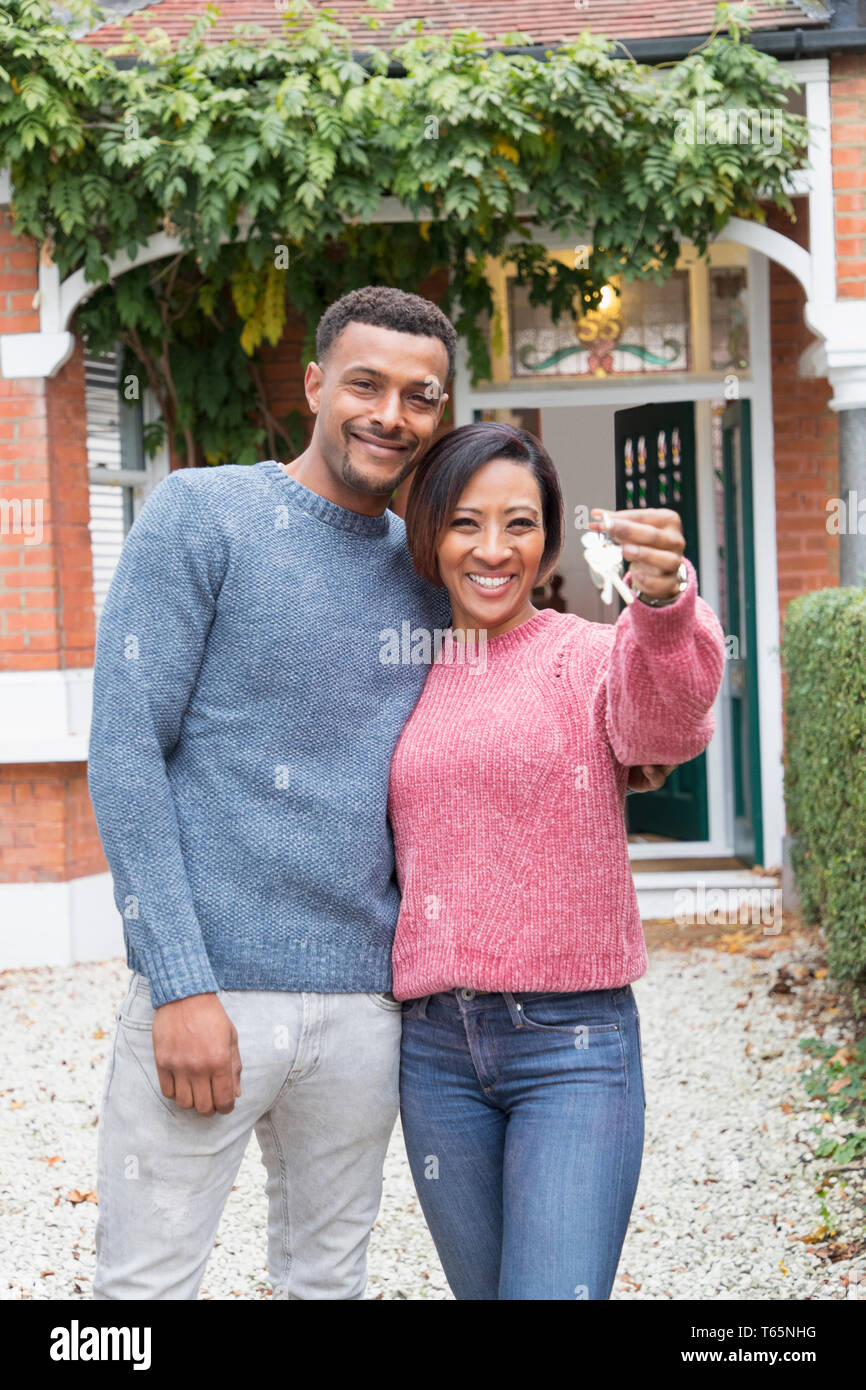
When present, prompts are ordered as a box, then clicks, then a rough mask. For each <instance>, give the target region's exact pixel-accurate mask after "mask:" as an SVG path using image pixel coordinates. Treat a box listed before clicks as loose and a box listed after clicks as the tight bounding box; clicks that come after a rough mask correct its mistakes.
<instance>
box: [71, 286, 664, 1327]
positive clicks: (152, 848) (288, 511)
mask: <svg viewBox="0 0 866 1390" xmlns="http://www.w3.org/2000/svg"><path fill="white" fill-rule="evenodd" d="M456 341H457V340H456V334H455V331H454V328H453V326H452V325H451V324H450V323H449V321H448V320H447V318H445V316H444V315H443V314H442V313H441V312H440V310H439V309H437V308H436V306H435V305H433V304H431V303H430V302H428V301H427V300H424V299H422V298H420V297H418V296H417V295H409V294H404V293H403V292H401V291H398V290H393V289H388V288H373V287H368V288H366V289H362V290H357V291H355V292H353V293H352V294H349V295H346V296H344V298H342V299H340V300H338V301H337V302H336V303H335V304H332V305H331V306H330V308H329V309H328V310H327V312H326V313H325V314H324V315H323V317H322V319H321V322H320V323H319V326H318V332H317V340H316V351H317V361H316V362H314V363H311V364H310V366H309V367H308V368H307V372H306V375H305V378H304V385H305V390H306V395H307V400H308V402H309V405H310V409H311V410H312V411H313V413H314V414H315V415H316V417H317V419H316V424H315V428H314V430H313V436H312V440H311V443H310V446H309V448H308V449H307V450H306V451H305V452H304V453H303V454H301V456H300V457H299V458H298V459H296V460H295V461H294V463H293V464H291V465H289V466H284V465H283V464H281V463H278V462H276V461H275V460H268V461H265V462H262V463H259V464H256V465H254V466H253V467H252V468H246V467H238V466H226V467H222V468H214V469H191V470H182V471H178V472H176V473H173V474H171V475H170V476H169V477H168V478H167V479H165V480H164V482H162V483H161V484H160V485H159V487H158V488H156V490H155V491H154V493H153V494H152V495H151V497H150V498H149V499H148V501H147V503H146V504H145V506H144V508H143V509H142V512H141V514H140V516H139V518H138V519H137V521H136V522H135V525H134V526H133V528H132V530H131V531H130V534H129V536H128V538H127V541H126V544H125V546H124V549H123V553H122V555H121V559H120V562H119V565H118V569H117V572H116V574H115V577H114V580H113V583H112V585H111V589H110V592H109V595H108V599H107V601H106V604H105V608H104V611H103V614H102V618H101V621H100V627H99V635H98V641H97V654H96V665H95V673H94V711H93V726H92V736H91V745H90V761H89V774H88V775H89V785H90V792H91V798H92V800H93V805H94V808H95V811H96V816H97V821H98V825H99V830H100V835H101V838H102V842H103V846H104V848H105V853H106V857H107V859H108V862H109V865H110V868H111V871H112V874H113V877H114V891H115V901H116V903H117V906H118V909H119V910H120V912H121V914H122V916H123V921H124V932H125V939H126V946H127V959H128V963H129V965H130V968H131V969H132V971H133V977H132V981H131V984H130V988H129V992H128V994H127V996H126V999H125V1001H124V1003H123V1004H122V1006H121V1009H120V1012H119V1014H118V1027H117V1031H116V1036H115V1041H114V1048H113V1053H112V1057H111V1061H110V1064H109V1068H108V1075H107V1079H106V1086H105V1094H104V1099H103V1109H102V1116H101V1124H100V1133H99V1177H98V1189H99V1221H98V1225H97V1233H96V1235H97V1273H96V1279H95V1281H94V1297H95V1298H97V1299H133V1298H135V1299H138V1298H142V1299H193V1298H195V1296H196V1294H197V1291H198V1288H199V1285H200V1282H201V1278H202V1275H203V1272H204V1267H205V1264H206V1262H207V1259H208V1256H209V1254H210V1251H211V1248H212V1246H213V1242H214V1239H215V1236H216V1231H217V1226H218V1223H219V1219H220V1215H221V1213H222V1209H223V1206H224V1203H225V1200H226V1198H227V1196H228V1193H229V1191H230V1190H231V1186H232V1183H233V1181H234V1178H235V1175H236V1173H237V1170H238V1167H239V1165H240V1162H241V1159H242V1157H243V1154H244V1151H245V1149H246V1145H247V1142H248V1140H249V1136H250V1134H251V1132H252V1131H253V1130H255V1132H256V1135H257V1138H258V1140H259V1143H260V1146H261V1149H262V1160H263V1163H264V1165H265V1168H266V1171H267V1192H268V1198H269V1218H268V1269H269V1274H270V1279H271V1282H272V1284H273V1288H274V1296H275V1297H278V1298H287V1299H288V1298H293V1299H360V1298H362V1297H363V1292H364V1286H365V1282H366V1250H367V1243H368V1240H369V1234H370V1229H371V1227H372V1224H373V1222H374V1220H375V1218H376V1213H377V1211H378V1207H379V1201H380V1197H381V1184H382V1167H383V1161H384V1156H385V1152H386V1149H387V1145H388V1141H389V1138H390V1135H391V1132H392V1130H393V1126H394V1123H395V1120H396V1117H397V1113H398V1070H399V1046H400V1029H401V1013H402V1011H401V1007H400V1005H399V1004H398V1003H397V1001H396V1000H394V998H393V995H391V994H390V992H389V991H390V985H391V962H390V955H391V943H392V938H393V932H394V927H395V923H396V919H397V912H398V905H399V904H398V890H397V886H396V881H395V878H394V875H393V851H392V844H391V837H390V832H389V829H388V825H387V821H386V816H385V807H386V797H387V786H388V771H389V765H390V760H391V754H392V752H393V749H394V746H395V744H396V741H397V738H398V736H399V734H400V731H401V729H402V727H403V724H404V723H405V721H406V719H407V718H408V716H409V714H410V712H411V710H412V708H413V706H414V703H415V701H416V699H417V697H418V695H419V694H420V691H421V686H422V685H423V682H424V679H425V676H426V674H427V673H426V668H425V667H424V666H420V665H411V664H406V665H400V666H394V665H385V664H382V663H381V661H380V660H379V651H380V639H379V634H380V633H381V631H382V630H383V629H385V628H396V629H397V630H398V631H400V630H401V624H402V623H403V622H404V621H408V622H410V624H411V626H412V628H413V629H414V628H416V627H423V628H426V629H427V630H428V631H435V629H437V628H439V629H442V628H444V627H447V626H448V624H449V621H450V612H449V609H448V605H447V600H446V596H445V593H444V590H437V589H433V588H432V587H430V586H429V585H428V584H427V583H426V582H425V581H423V580H421V579H420V578H419V577H418V576H417V575H416V574H415V573H414V571H413V569H412V565H411V561H410V558H409V554H408V550H407V547H406V543H405V528H404V526H403V523H402V521H401V520H400V519H399V517H397V516H396V515H395V514H394V513H393V512H391V511H389V510H388V509H387V508H388V501H389V498H390V497H391V496H392V494H393V492H394V490H395V488H396V487H397V486H398V485H399V483H400V482H401V481H402V480H403V479H404V478H405V477H407V476H408V475H409V474H410V473H411V471H412V470H413V468H414V467H415V466H416V464H417V463H418V461H419V459H420V458H421V456H422V455H423V453H424V452H425V450H426V449H427V448H428V447H429V445H430V444H431V442H432V440H433V437H434V434H435V433H436V431H437V428H438V426H439V424H440V421H441V418H442V411H443V409H444V406H445V403H446V401H447V399H448V397H447V395H445V393H444V390H443V388H444V385H445V384H446V382H447V380H448V378H449V376H450V375H451V373H452V371H453V367H454V356H455V350H456ZM644 773H645V774H646V775H643V774H641V773H640V772H638V771H637V770H635V778H636V785H639V786H640V785H653V784H654V783H655V782H657V781H658V778H657V777H656V775H655V774H653V773H651V772H648V771H647V770H644ZM647 778H649V779H650V780H649V781H648V780H647ZM661 780H663V778H661Z"/></svg>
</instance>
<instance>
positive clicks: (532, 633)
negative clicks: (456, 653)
mask: <svg viewBox="0 0 866 1390" xmlns="http://www.w3.org/2000/svg"><path fill="white" fill-rule="evenodd" d="M556 616H557V615H556V609H554V608H540V609H539V611H538V612H537V613H533V615H532V617H531V618H527V620H526V622H525V623H519V624H518V626H517V627H511V628H509V629H508V631H507V632H500V633H498V634H497V636H496V637H488V638H487V639H486V646H487V652H488V654H493V655H495V656H496V657H497V658H499V657H500V656H505V655H506V654H507V653H509V652H513V651H517V650H518V648H520V647H523V646H525V645H526V643H527V642H531V641H532V640H533V639H534V638H535V637H538V636H539V635H540V634H541V633H542V632H544V630H545V629H546V628H547V627H548V625H549V624H550V622H551V620H552V619H554V618H555V617H556ZM477 642H478V638H477V636H476V637H475V643H476V644H477Z"/></svg>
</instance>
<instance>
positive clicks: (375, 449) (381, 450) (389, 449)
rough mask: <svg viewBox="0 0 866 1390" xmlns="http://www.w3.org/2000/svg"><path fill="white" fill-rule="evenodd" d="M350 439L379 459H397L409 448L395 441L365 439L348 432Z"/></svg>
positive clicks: (362, 436)
mask: <svg viewBox="0 0 866 1390" xmlns="http://www.w3.org/2000/svg"><path fill="white" fill-rule="evenodd" d="M350 437H351V438H352V439H357V441H358V443H359V444H363V446H364V448H365V449H366V450H367V452H368V453H369V454H373V455H375V457H376V458H381V459H395V458H398V457H399V455H400V454H405V453H406V450H407V449H408V448H409V445H408V444H401V443H399V442H398V441H396V440H394V441H391V440H386V439H378V438H367V437H365V436H364V435H363V434H356V433H355V432H354V430H351V431H350Z"/></svg>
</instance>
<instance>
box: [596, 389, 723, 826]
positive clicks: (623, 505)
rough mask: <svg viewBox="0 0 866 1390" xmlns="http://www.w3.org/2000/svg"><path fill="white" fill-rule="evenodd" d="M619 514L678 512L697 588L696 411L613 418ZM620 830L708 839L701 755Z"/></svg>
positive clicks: (642, 802)
mask: <svg viewBox="0 0 866 1390" xmlns="http://www.w3.org/2000/svg"><path fill="white" fill-rule="evenodd" d="M614 446H615V450H616V505H617V510H618V511H624V510H626V509H630V508H632V507H633V508H634V509H635V510H637V511H639V510H640V509H641V508H643V507H671V508H672V509H673V510H674V511H677V512H679V514H680V516H681V518H682V523H683V533H684V535H685V538H686V555H687V556H688V558H689V559H690V560H691V562H692V564H693V565H694V567H695V570H696V571H697V575H698V583H699V584H700V577H701V569H700V564H699V554H698V496H697V480H696V470H695V412H694V406H693V404H692V402H691V401H674V402H672V403H670V404H664V405H641V406H637V407H635V408H634V409H632V410H618V411H617V412H616V415H615V417H614ZM626 824H627V826H628V829H629V831H631V832H633V833H635V834H653V835H663V836H669V837H670V838H671V839H675V840H707V839H709V814H708V808H707V757H706V753H701V754H699V756H698V757H697V758H693V759H692V760H691V762H688V763H683V764H682V765H681V766H680V767H678V768H677V769H676V770H675V771H674V772H672V773H671V775H670V777H669V778H668V779H667V781H666V782H665V784H664V786H663V787H661V788H660V789H659V790H658V791H657V792H642V793H640V794H639V795H632V796H629V797H627V798H626Z"/></svg>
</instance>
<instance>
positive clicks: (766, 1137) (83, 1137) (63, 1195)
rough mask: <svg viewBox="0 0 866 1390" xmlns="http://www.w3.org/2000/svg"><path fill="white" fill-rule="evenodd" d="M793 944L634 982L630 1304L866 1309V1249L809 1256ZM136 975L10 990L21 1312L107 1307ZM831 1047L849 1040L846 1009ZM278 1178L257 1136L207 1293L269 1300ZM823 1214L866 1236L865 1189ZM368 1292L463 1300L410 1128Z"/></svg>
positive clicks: (687, 961) (618, 1288) (817, 1221)
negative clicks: (268, 1169) (115, 1170)
mask: <svg viewBox="0 0 866 1390" xmlns="http://www.w3.org/2000/svg"><path fill="white" fill-rule="evenodd" d="M792 946H793V948H794V949H787V950H779V949H777V948H774V951H773V954H772V957H771V958H770V959H761V958H755V957H754V956H749V955H748V954H747V953H737V954H728V953H722V952H719V951H718V950H715V949H707V948H698V949H691V950H688V951H686V952H683V951H670V950H663V949H654V948H652V947H651V951H650V968H649V971H648V972H647V974H646V975H645V976H644V977H643V979H641V980H639V981H637V983H636V984H635V986H634V989H635V995H636V997H637V1001H638V1006H639V1008H640V1012H641V1026H642V1032H643V1045H644V1058H645V1070H646V1084H647V1092H648V1105H647V1137H646V1147H645V1151H644V1161H643V1169H642V1172H641V1178H640V1185H639V1188H638V1193H637V1197H636V1200H635V1206H634V1210H633V1212H632V1219H631V1225H630V1227H629V1233H628V1236H627V1239H626V1243H625V1247H624V1250H623V1254H622V1259H621V1261H620V1265H619V1272H618V1275H617V1280H616V1284H615V1288H614V1293H613V1297H614V1298H615V1299H676V1300H680V1299H701V1300H709V1299H726V1298H746V1299H806V1298H811V1299H842V1298H846V1297H847V1298H852V1297H856V1295H857V1293H858V1291H860V1296H861V1298H864V1299H866V1257H864V1255H863V1254H862V1253H861V1254H860V1255H858V1256H857V1257H855V1258H853V1259H851V1258H849V1259H837V1260H836V1261H835V1262H834V1261H832V1260H831V1259H829V1258H828V1257H827V1256H826V1255H823V1256H822V1254H821V1253H820V1241H819V1240H816V1241H815V1243H814V1244H811V1245H810V1244H806V1243H803V1237H804V1236H808V1235H810V1234H812V1233H814V1232H815V1231H816V1228H819V1227H820V1225H821V1222H822V1219H823V1218H822V1210H821V1199H820V1198H819V1196H818V1195H817V1193H816V1191H815V1188H816V1186H817V1185H818V1180H819V1177H820V1173H821V1165H820V1164H819V1163H818V1162H817V1161H815V1160H814V1159H813V1158H812V1148H813V1145H814V1143H815V1142H816V1141H815V1139H814V1137H813V1135H812V1133H811V1126H813V1125H814V1124H815V1123H816V1122H817V1121H818V1119H819V1116H820V1112H821V1106H820V1105H818V1104H817V1102H810V1101H808V1099H807V1097H806V1095H805V1092H804V1090H803V1087H802V1082H801V1079H800V1077H799V1075H798V1072H799V1071H800V1070H802V1069H803V1067H804V1065H805V1059H804V1057H803V1055H802V1054H801V1053H800V1051H799V1049H798V1047H797V1041H798V1038H799V1037H801V1036H802V1037H808V1036H813V1035H814V1032H815V1028H814V1017H813V1018H807V1017H806V1015H805V1012H804V1010H803V1008H802V1007H798V1005H799V999H798V998H795V1000H794V1001H793V1006H792V1001H791V1000H790V999H789V998H787V997H786V996H785V995H770V994H769V993H768V990H769V988H770V987H771V986H772V983H773V981H774V980H775V979H776V972H777V970H778V968H779V966H780V965H784V964H787V963H790V964H792V966H793V967H794V968H795V969H797V968H799V970H800V972H801V973H802V972H803V961H804V959H806V958H808V955H809V952H810V951H811V952H812V954H813V956H814V950H815V947H814V938H803V940H802V941H800V942H796V943H792ZM127 979H128V972H127V970H126V967H125V965H124V964H123V963H122V962H121V961H119V960H117V961H107V962H101V963H99V964H94V965H77V966H73V967H70V968H68V969H40V970H29V971H10V972H7V973H5V974H2V975H0V1012H2V1019H3V1022H2V1033H0V1059H2V1073H0V1074H2V1077H3V1086H4V1087H5V1089H3V1090H2V1091H0V1114H2V1130H0V1174H2V1187H0V1271H2V1280H0V1284H2V1292H0V1297H2V1298H4V1299H7V1300H14V1299H22V1298H25V1299H28V1298H37V1299H67V1298H76V1297H80V1298H84V1299H86V1298H89V1296H90V1288H91V1284H92V1279H93V1271H94V1248H93V1231H94V1225H95V1220H96V1206H95V1204H94V1202H93V1200H87V1195H88V1194H91V1197H92V1196H93V1194H92V1191H91V1189H92V1188H93V1186H94V1183H95V1162H96V1117H97V1107H98V1104H99V1100H100V1098H101V1093H102V1084H103V1077H104V1071H105V1065H106V1059H107V1054H108V1050H109V1048H110V1045H111V1038H112V1032H113V1028H114V1014H115V1010H116V1008H117V1005H118V1003H119V1001H120V999H121V998H122V996H123V994H124V992H125V988H126V981H127ZM815 987H816V988H817V987H818V986H817V985H816V986H815ZM834 1028H837V1029H838V1038H837V1037H836V1036H835V1035H834ZM849 1036H850V1034H849ZM824 1040H825V1041H830V1042H833V1041H837V1040H838V1041H839V1042H841V1041H843V1040H844V1039H843V1032H842V1026H841V1024H834V1022H833V1019H832V1011H831V1015H830V1017H829V1019H828V1020H827V1022H826V1027H825V1031H824ZM826 1131H827V1126H826V1125H825V1126H823V1129H822V1132H826ZM824 1166H825V1167H826V1165H824ZM262 1179H263V1169H262V1167H261V1164H260V1162H259V1158H258V1148H257V1145H256V1143H255V1140H252V1141H251V1143H250V1147H249V1149H248V1151H247V1154H246V1157H245V1159H244V1162H243V1165H242V1167H241V1170H240V1173H239V1175H238V1180H237V1185H236V1187H235V1189H234V1190H233V1192H232V1194H231V1197H230V1199H229V1202H228V1204H227V1206H226V1210H225V1214H224V1217H223V1221H222V1226H221V1229H220V1235H219V1240H218V1244H217V1247H216V1249H215V1251H214V1253H213V1255H212V1257H211V1260H210V1263H209V1265H208V1268H207V1271H206V1273H205V1278H204V1284H203V1286H202V1297H204V1298H216V1299H225V1298H243V1299H250V1298H266V1297H268V1296H269V1291H268V1288H267V1284H266V1281H265V1265H264V1261H265V1199H264V1194H263V1192H262V1190H261V1184H262ZM82 1198H83V1199H84V1200H81V1199H82ZM825 1200H826V1202H827V1206H828V1208H829V1211H830V1214H831V1216H832V1218H833V1219H834V1220H835V1221H837V1223H838V1226H839V1236H837V1239H840V1238H841V1236H842V1235H843V1234H844V1233H846V1232H847V1236H848V1238H849V1239H850V1238H851V1237H852V1236H853V1235H854V1234H856V1233H857V1231H858V1230H859V1232H860V1233H862V1220H863V1213H862V1212H859V1213H858V1211H857V1209H856V1201H855V1199H854V1196H853V1194H852V1193H850V1192H849V1194H848V1196H847V1197H845V1196H843V1194H842V1192H841V1189H831V1192H830V1195H829V1196H828V1197H827V1198H826V1199H825ZM858 1280H859V1283H858ZM367 1297H368V1298H373V1299H379V1298H381V1299H418V1298H431V1299H445V1298H450V1297H451V1295H450V1293H449V1292H448V1289H447V1285H446V1282H445V1278H444V1276H443V1274H442V1270H441V1267H440V1265H439V1262H438V1260H437V1258H436V1254H435V1250H434V1248H433V1244H432V1241H431V1240H430V1237H429V1235H428V1234H427V1229H426V1226H425V1224H424V1220H423V1217H422V1215H421V1212H420V1209H419V1206H418V1202H417V1199H416V1197H415V1193H414V1188H413V1185H412V1179H411V1177H410V1174H409V1170H408V1166H407V1164H406V1161H405V1158H404V1156H403V1149H402V1141H401V1138H400V1133H399V1127H398V1129H397V1130H396V1131H395V1134H394V1136H393V1139H392V1142H391V1147H390V1151H389V1155H388V1161H387V1165H386V1170H385V1190H384V1196H383V1200H382V1207H381V1211H380V1213H379V1219H378V1222H377V1224H376V1227H375V1229H374V1232H373V1236H372V1240H371V1244H370V1257H369V1284H368V1288H367Z"/></svg>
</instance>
